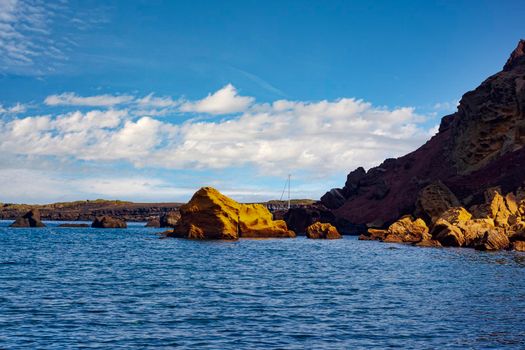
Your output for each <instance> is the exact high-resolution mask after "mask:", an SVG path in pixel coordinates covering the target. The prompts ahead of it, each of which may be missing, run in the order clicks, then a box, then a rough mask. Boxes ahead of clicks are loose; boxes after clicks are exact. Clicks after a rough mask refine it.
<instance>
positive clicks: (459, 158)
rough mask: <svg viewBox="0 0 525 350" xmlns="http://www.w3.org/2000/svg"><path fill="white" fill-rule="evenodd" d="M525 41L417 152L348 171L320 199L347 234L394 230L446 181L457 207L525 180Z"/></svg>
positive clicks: (445, 188) (511, 189)
mask: <svg viewBox="0 0 525 350" xmlns="http://www.w3.org/2000/svg"><path fill="white" fill-rule="evenodd" d="M524 145H525V41H524V40H521V41H520V42H519V43H518V46H517V47H516V49H515V50H514V51H513V52H512V54H511V55H510V58H509V59H508V61H507V62H506V64H505V66H504V68H503V70H502V71H501V72H499V73H497V74H495V75H493V76H491V77H489V78H488V79H487V80H485V81H484V82H483V83H481V85H480V86H479V87H477V88H476V89H475V90H473V91H470V92H467V93H466V94H465V95H463V97H462V99H461V101H460V103H459V106H458V111H457V112H456V113H454V114H451V115H447V116H445V117H443V119H442V121H441V125H440V127H439V132H438V133H437V134H436V135H435V136H433V137H432V138H431V139H430V140H429V141H428V142H427V143H425V144H424V145H423V146H421V147H420V148H419V149H417V150H416V151H414V152H412V153H409V154H407V155H405V156H403V157H400V158H397V159H387V160H385V161H384V162H383V163H382V164H381V165H379V166H377V167H374V168H371V169H369V170H368V171H365V170H364V169H363V168H358V169H356V170H354V171H352V172H350V173H349V174H348V177H347V181H346V183H345V185H344V187H342V188H336V189H332V190H330V191H329V192H327V193H326V194H325V195H324V196H323V197H322V198H321V202H322V203H323V204H324V205H325V206H326V207H328V208H329V209H331V210H332V213H333V214H334V216H335V222H336V223H337V227H338V229H339V230H341V231H342V232H344V233H360V232H363V231H366V228H368V227H387V226H388V225H389V224H391V223H393V222H394V221H395V220H397V219H398V218H399V217H401V216H403V215H406V214H413V213H416V214H417V211H418V206H417V203H418V202H419V198H420V196H421V195H422V190H423V189H424V188H426V187H428V186H429V185H432V184H436V183H439V184H440V186H441V187H442V188H443V192H450V193H451V194H452V195H453V198H454V199H453V200H457V201H458V202H457V203H454V206H458V205H461V206H465V207H470V206H472V205H476V204H481V203H483V202H484V198H485V197H484V193H485V192H486V190H487V189H489V188H492V187H499V188H500V189H501V191H502V192H503V193H509V192H514V191H516V190H517V189H518V188H519V187H520V186H521V185H522V184H523V182H524V180H525V172H524V171H523V169H525V147H523V146H524Z"/></svg>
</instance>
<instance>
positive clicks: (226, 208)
mask: <svg viewBox="0 0 525 350" xmlns="http://www.w3.org/2000/svg"><path fill="white" fill-rule="evenodd" d="M180 214H181V218H180V220H179V221H178V222H177V224H176V225H175V228H174V230H173V232H172V233H170V234H169V236H172V237H180V238H190V239H224V240H236V239H239V238H292V237H295V233H294V232H293V231H291V230H289V229H288V227H287V226H286V223H285V222H284V221H283V220H273V217H272V214H271V213H270V211H269V210H268V209H267V208H266V207H265V206H263V205H261V204H241V203H237V202H236V201H234V200H232V199H231V198H228V197H226V196H225V195H223V194H221V193H220V192H219V191H217V190H216V189H214V188H212V187H203V188H201V189H199V190H198V191H197V192H196V193H195V194H194V195H193V197H192V198H191V200H190V201H189V202H188V203H187V204H185V205H183V206H182V207H181V208H180Z"/></svg>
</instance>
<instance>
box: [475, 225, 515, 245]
mask: <svg viewBox="0 0 525 350" xmlns="http://www.w3.org/2000/svg"><path fill="white" fill-rule="evenodd" d="M509 245H510V241H509V238H508V237H507V235H506V234H505V233H504V232H503V230H501V229H493V230H488V231H486V232H485V234H484V235H483V237H482V238H481V239H480V240H479V241H478V242H476V244H475V246H474V248H476V249H477V250H501V249H507V248H508V247H509Z"/></svg>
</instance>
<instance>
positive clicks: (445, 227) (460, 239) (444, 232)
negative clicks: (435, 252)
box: [432, 219, 465, 247]
mask: <svg viewBox="0 0 525 350" xmlns="http://www.w3.org/2000/svg"><path fill="white" fill-rule="evenodd" d="M432 237H433V238H434V239H435V240H437V241H439V243H441V244H442V245H444V246H445V247H462V246H463V245H464V244H465V235H464V234H463V232H462V231H461V229H460V228H459V227H456V226H454V225H452V224H451V223H449V222H448V221H446V220H443V219H438V220H437V221H436V223H435V224H434V228H433V229H432Z"/></svg>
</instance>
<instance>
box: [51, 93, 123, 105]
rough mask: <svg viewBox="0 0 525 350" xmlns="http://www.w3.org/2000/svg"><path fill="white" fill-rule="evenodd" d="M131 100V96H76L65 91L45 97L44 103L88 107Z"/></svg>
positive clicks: (117, 103)
mask: <svg viewBox="0 0 525 350" xmlns="http://www.w3.org/2000/svg"><path fill="white" fill-rule="evenodd" d="M132 100H133V96H128V95H122V96H114V95H107V94H106V95H96V96H86V97H83V96H78V95H77V94H75V93H73V92H65V93H62V94H60V95H51V96H48V97H46V99H45V100H44V103H45V104H46V105H48V106H90V107H111V106H115V105H119V104H123V103H127V102H130V101H132Z"/></svg>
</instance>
